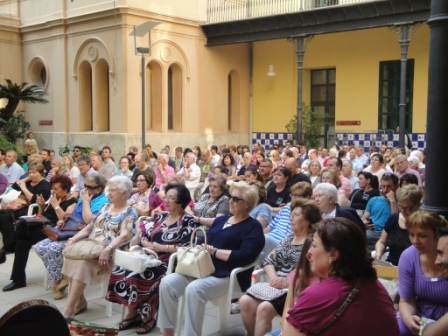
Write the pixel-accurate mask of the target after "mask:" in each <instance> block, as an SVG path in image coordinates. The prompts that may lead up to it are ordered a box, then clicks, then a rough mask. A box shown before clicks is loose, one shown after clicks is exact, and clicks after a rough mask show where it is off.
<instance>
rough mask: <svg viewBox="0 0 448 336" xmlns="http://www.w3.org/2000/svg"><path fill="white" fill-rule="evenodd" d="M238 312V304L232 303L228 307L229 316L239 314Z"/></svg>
mask: <svg viewBox="0 0 448 336" xmlns="http://www.w3.org/2000/svg"><path fill="white" fill-rule="evenodd" d="M239 312H240V305H239V304H238V302H236V303H232V304H231V305H230V314H239Z"/></svg>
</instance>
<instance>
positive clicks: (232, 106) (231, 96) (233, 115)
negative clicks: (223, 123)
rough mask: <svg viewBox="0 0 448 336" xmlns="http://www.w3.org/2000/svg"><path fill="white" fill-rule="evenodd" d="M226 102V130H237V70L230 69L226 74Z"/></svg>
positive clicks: (238, 93) (238, 81) (238, 105)
mask: <svg viewBox="0 0 448 336" xmlns="http://www.w3.org/2000/svg"><path fill="white" fill-rule="evenodd" d="M227 94H228V102H227V109H228V111H227V117H228V122H227V125H228V130H229V131H231V132H239V130H240V128H239V125H240V120H239V118H240V76H239V74H238V72H236V71H235V70H232V71H231V72H230V73H229V76H228V93H227Z"/></svg>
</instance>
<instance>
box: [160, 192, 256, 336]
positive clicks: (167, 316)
mask: <svg viewBox="0 0 448 336" xmlns="http://www.w3.org/2000/svg"><path fill="white" fill-rule="evenodd" d="M257 202H258V190H257V188H256V187H253V186H249V185H237V184H234V185H232V186H231V187H230V202H229V203H230V212H231V213H232V214H233V216H221V217H218V218H216V219H215V221H214V223H213V225H212V226H211V227H210V229H209V230H208V231H207V244H208V251H209V253H210V254H211V256H212V260H213V264H214V266H215V272H214V273H212V274H211V275H210V276H208V277H206V278H203V279H194V278H191V277H187V276H184V275H182V274H179V273H172V274H170V275H167V276H166V277H165V278H163V279H162V282H161V284H160V307H159V316H158V320H157V325H158V327H160V328H161V330H162V332H163V335H165V336H166V335H174V328H173V326H175V325H176V321H177V314H176V313H175V312H177V307H178V304H179V297H181V296H182V295H185V300H186V304H185V327H184V334H185V335H201V332H202V324H203V321H204V315H205V306H206V303H207V301H208V300H212V299H214V298H217V297H220V296H222V295H224V293H226V291H227V290H228V287H229V276H230V273H231V271H232V270H233V269H234V268H235V267H241V266H244V265H247V264H249V263H251V262H254V261H255V260H256V258H257V257H258V255H259V254H260V252H261V250H262V249H263V246H264V235H263V231H262V227H261V225H260V223H259V222H258V221H257V220H256V219H253V218H252V217H250V216H249V212H250V211H251V210H252V209H253V208H254V207H255V205H256V204H257ZM241 275H242V277H239V284H240V286H241V289H242V290H243V291H245V290H246V289H247V288H248V287H249V285H250V280H251V279H250V273H247V272H245V273H241ZM221 331H222V332H224V330H221Z"/></svg>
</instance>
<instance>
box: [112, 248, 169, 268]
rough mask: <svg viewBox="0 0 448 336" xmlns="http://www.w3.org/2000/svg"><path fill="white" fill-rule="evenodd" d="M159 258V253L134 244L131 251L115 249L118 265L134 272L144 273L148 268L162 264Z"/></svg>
mask: <svg viewBox="0 0 448 336" xmlns="http://www.w3.org/2000/svg"><path fill="white" fill-rule="evenodd" d="M157 258H158V255H157V253H156V252H154V251H152V250H150V249H148V248H145V247H141V246H139V245H136V246H132V247H131V248H130V249H129V252H125V251H121V250H115V259H114V260H115V264H117V265H118V266H121V267H123V268H126V269H128V270H130V271H133V272H137V273H143V272H144V271H145V269H147V268H151V267H157V266H160V265H161V264H162V262H161V261H160V260H159V259H157Z"/></svg>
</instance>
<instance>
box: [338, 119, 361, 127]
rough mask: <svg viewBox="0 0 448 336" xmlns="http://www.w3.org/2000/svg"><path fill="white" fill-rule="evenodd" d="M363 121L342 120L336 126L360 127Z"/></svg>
mask: <svg viewBox="0 0 448 336" xmlns="http://www.w3.org/2000/svg"><path fill="white" fill-rule="evenodd" d="M359 125H361V120H340V121H336V126H359Z"/></svg>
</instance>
